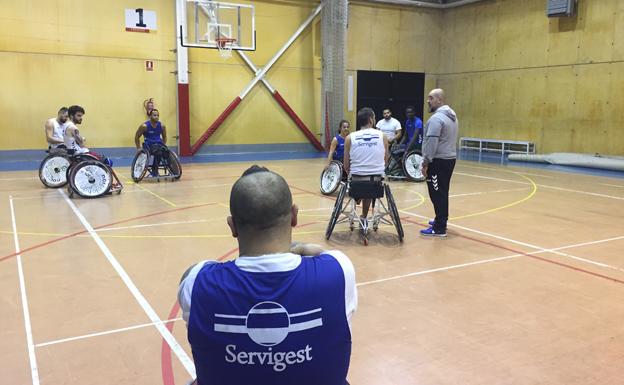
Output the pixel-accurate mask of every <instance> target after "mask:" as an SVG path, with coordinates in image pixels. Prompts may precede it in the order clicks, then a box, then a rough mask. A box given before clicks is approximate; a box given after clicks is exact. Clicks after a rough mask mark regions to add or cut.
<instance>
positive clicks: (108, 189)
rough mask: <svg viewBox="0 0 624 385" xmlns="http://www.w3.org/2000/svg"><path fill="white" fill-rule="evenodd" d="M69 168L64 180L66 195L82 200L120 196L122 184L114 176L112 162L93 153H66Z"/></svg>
mask: <svg viewBox="0 0 624 385" xmlns="http://www.w3.org/2000/svg"><path fill="white" fill-rule="evenodd" d="M68 155H69V160H70V163H69V167H68V168H67V174H66V175H67V177H66V180H67V181H68V182H69V187H68V189H67V192H68V195H69V196H70V197H73V196H74V194H78V195H79V196H81V197H83V198H98V197H101V196H102V195H104V194H111V193H114V192H116V193H118V194H121V190H123V184H122V183H121V181H120V180H119V178H118V177H117V174H115V171H114V170H113V167H112V162H111V161H110V160H108V159H107V158H105V157H100V156H97V155H95V154H93V153H90V152H88V153H85V154H74V153H73V151H72V150H69V151H68Z"/></svg>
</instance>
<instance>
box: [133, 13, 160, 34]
mask: <svg viewBox="0 0 624 385" xmlns="http://www.w3.org/2000/svg"><path fill="white" fill-rule="evenodd" d="M155 30H156V12H155V11H147V10H144V9H143V8H137V9H126V31H129V32H145V33H149V31H155Z"/></svg>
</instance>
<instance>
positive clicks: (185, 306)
mask: <svg viewBox="0 0 624 385" xmlns="http://www.w3.org/2000/svg"><path fill="white" fill-rule="evenodd" d="M207 263H217V262H216V261H202V262H199V263H198V264H196V265H195V266H193V268H192V269H191V271H189V273H188V275H187V276H186V277H185V278H184V279H183V280H182V282H180V287H179V288H178V303H180V308H181V309H182V318H183V319H184V321H185V322H186V323H188V320H189V316H190V315H191V296H192V294H193V286H194V285H195V278H197V274H199V271H200V270H201V269H202V267H204V265H206V264H207Z"/></svg>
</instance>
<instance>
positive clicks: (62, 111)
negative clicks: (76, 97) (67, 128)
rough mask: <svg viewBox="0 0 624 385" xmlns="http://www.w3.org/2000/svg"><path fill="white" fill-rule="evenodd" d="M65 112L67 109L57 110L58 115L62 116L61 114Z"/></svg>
mask: <svg viewBox="0 0 624 385" xmlns="http://www.w3.org/2000/svg"><path fill="white" fill-rule="evenodd" d="M65 112H67V107H61V108H60V109H59V110H58V113H59V114H62V113H65Z"/></svg>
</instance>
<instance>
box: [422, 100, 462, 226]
mask: <svg viewBox="0 0 624 385" xmlns="http://www.w3.org/2000/svg"><path fill="white" fill-rule="evenodd" d="M427 104H428V105H429V112H433V115H431V117H430V118H429V120H427V123H426V124H425V129H424V139H423V146H422V153H423V167H422V168H423V175H424V176H425V177H426V178H427V187H428V189H429V198H431V202H432V203H433V208H434V210H435V219H434V220H432V221H430V222H429V225H431V227H429V228H428V229H424V230H421V231H420V233H421V234H422V235H426V236H435V237H446V222H447V221H448V216H449V207H448V206H449V203H448V202H449V187H450V184H451V175H453V169H454V168H455V161H456V159H457V130H458V121H457V115H456V114H455V111H453V110H452V109H451V107H449V106H448V105H446V103H445V101H444V90H442V89H439V88H436V89H434V90H432V91H431V92H430V93H429V96H428V97H427Z"/></svg>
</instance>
